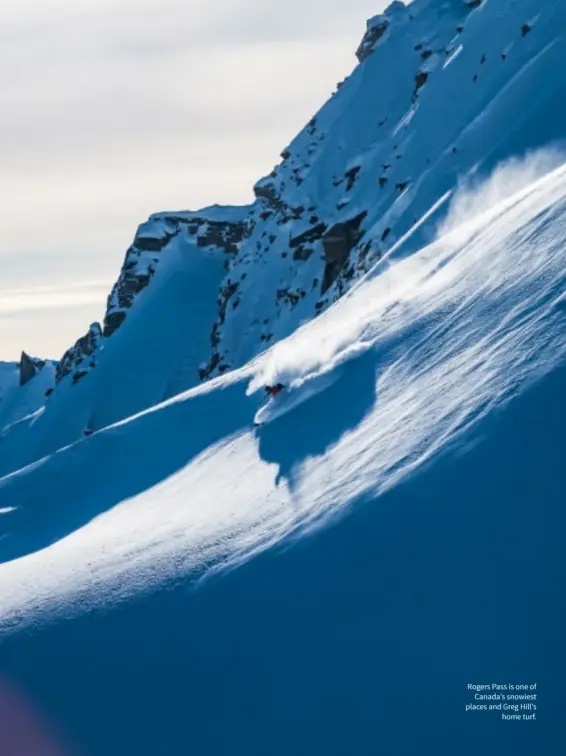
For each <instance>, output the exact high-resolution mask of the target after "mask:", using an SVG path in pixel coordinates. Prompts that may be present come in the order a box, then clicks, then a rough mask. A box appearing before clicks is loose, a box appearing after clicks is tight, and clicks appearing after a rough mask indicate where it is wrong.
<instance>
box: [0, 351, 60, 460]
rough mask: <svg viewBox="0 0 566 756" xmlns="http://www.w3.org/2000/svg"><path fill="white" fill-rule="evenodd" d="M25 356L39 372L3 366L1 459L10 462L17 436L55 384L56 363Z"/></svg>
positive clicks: (15, 365) (0, 372)
mask: <svg viewBox="0 0 566 756" xmlns="http://www.w3.org/2000/svg"><path fill="white" fill-rule="evenodd" d="M24 354H25V353H23V355H24ZM25 356H26V358H27V359H29V360H30V362H31V364H32V365H33V366H34V370H36V372H33V373H31V374H28V375H25V374H23V373H22V364H21V363H17V362H2V363H0V460H2V459H4V458H6V459H8V457H9V456H10V452H9V449H11V446H12V441H13V439H14V437H15V435H18V436H19V435H20V434H22V433H23V432H24V430H25V429H26V428H27V426H28V424H29V423H31V422H32V421H33V419H34V418H35V417H36V414H37V413H38V412H39V411H41V408H42V407H43V406H44V405H45V402H46V401H47V396H48V395H49V394H50V393H51V392H52V391H53V387H54V385H55V371H56V368H57V363H56V362H53V361H52V360H37V359H35V358H29V357H27V355H25ZM23 379H25V380H23ZM23 435H25V433H23ZM0 467H1V463H0Z"/></svg>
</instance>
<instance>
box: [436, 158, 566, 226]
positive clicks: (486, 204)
mask: <svg viewBox="0 0 566 756" xmlns="http://www.w3.org/2000/svg"><path fill="white" fill-rule="evenodd" d="M564 162H566V149H565V148H564V146H563V145H551V146H549V147H544V148H542V149H539V150H534V151H533V152H529V153H527V154H526V155H524V156H523V157H513V158H510V159H509V160H506V161H505V162H503V163H500V164H499V165H498V166H497V167H496V169H495V170H494V171H493V173H492V174H491V175H490V176H489V177H485V176H479V175H478V174H477V173H476V174H474V175H472V176H468V177H466V179H464V180H463V181H462V182H461V183H460V185H459V186H458V187H457V189H456V191H455V193H454V196H453V198H452V201H451V203H450V206H449V208H448V214H447V215H446V217H445V218H443V220H442V221H441V223H440V224H439V226H438V229H437V238H440V237H442V236H445V235H446V234H448V233H450V232H452V231H454V230H455V229H456V228H458V227H460V226H463V225H464V224H467V223H469V222H470V221H472V220H474V219H476V218H478V217H480V216H482V215H484V213H487V212H489V211H490V210H492V209H493V208H494V207H496V206H497V205H500V204H501V203H502V202H504V201H505V200H507V199H509V198H510V197H512V196H513V195H515V194H517V193H519V192H520V191H522V190H523V189H526V188H527V187H529V186H530V185H531V184H533V183H534V182H535V181H538V180H539V179H540V178H542V177H543V176H546V175H547V174H548V173H551V172H552V171H553V170H554V169H555V168H558V166H560V165H562V164H563V163H564Z"/></svg>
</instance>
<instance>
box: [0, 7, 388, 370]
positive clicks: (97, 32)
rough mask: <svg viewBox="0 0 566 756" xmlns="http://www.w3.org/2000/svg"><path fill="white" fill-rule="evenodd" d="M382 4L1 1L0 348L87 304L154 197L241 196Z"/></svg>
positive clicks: (205, 200)
mask: <svg viewBox="0 0 566 756" xmlns="http://www.w3.org/2000/svg"><path fill="white" fill-rule="evenodd" d="M386 4H387V2H384V1H383V0H349V2H344V0H285V2H277V3H275V2H272V0H215V2H211V1H210V0H18V2H17V3H13V4H2V7H1V8H0V61H1V65H0V92H1V95H0V97H1V98H2V107H1V112H2V117H1V119H0V196H1V197H2V238H1V241H0V359H13V358H15V357H17V356H18V354H19V351H20V350H21V349H22V348H25V349H27V350H29V351H31V352H32V353H37V354H43V355H48V356H60V354H59V353H60V352H61V350H63V349H64V348H66V347H67V346H69V345H70V343H71V342H72V341H74V340H75V339H76V338H77V337H78V336H80V335H81V334H82V333H83V332H84V331H85V330H86V328H87V327H88V325H89V323H90V321H91V320H93V319H95V318H100V317H101V316H102V312H103V309H104V301H105V297H106V293H107V288H108V284H110V283H111V282H112V280H113V279H114V278H115V276H116V275H117V273H118V271H119V267H120V264H121V262H122V257H123V255H124V252H125V250H126V247H127V246H128V244H129V243H130V241H131V238H132V236H133V234H134V232H135V229H136V226H137V225H138V223H140V222H142V221H143V220H144V219H145V218H146V217H147V216H148V215H149V214H150V213H152V212H156V211H158V210H163V209H179V208H198V207H201V206H204V205H207V204H212V203H214V202H220V203H245V202H248V201H249V200H250V199H251V196H252V193H251V187H252V185H253V183H254V182H255V181H256V180H257V179H258V178H259V177H261V176H262V175H264V174H265V173H268V172H269V171H271V169H272V168H273V165H274V164H275V163H276V162H278V160H279V153H280V151H281V149H282V148H283V147H285V146H286V144H287V143H288V142H289V141H290V140H291V138H292V137H293V136H294V135H295V134H296V133H297V131H298V130H299V129H300V128H302V126H303V125H304V124H305V123H306V121H308V120H309V119H310V118H311V116H312V115H313V113H314V112H315V111H316V110H317V109H318V107H319V106H320V105H321V104H322V103H323V102H324V101H325V100H326V99H327V97H328V96H329V95H330V93H331V92H332V91H333V89H334V88H335V85H336V82H338V81H339V80H341V79H343V78H344V76H346V75H347V74H348V73H350V71H351V70H352V68H353V67H354V65H355V63H356V60H355V56H354V52H355V49H356V47H357V45H358V43H359V41H360V39H361V37H362V35H363V32H364V29H365V21H366V19H367V18H369V17H370V16H372V15H375V14H376V13H378V12H380V11H381V10H383V8H384V7H385V5H386ZM36 287H41V289H37V288H36Z"/></svg>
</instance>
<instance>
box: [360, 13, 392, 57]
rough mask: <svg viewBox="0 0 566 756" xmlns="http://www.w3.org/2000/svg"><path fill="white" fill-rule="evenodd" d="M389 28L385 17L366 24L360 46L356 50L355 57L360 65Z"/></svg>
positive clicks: (371, 20) (377, 17) (376, 18)
mask: <svg viewBox="0 0 566 756" xmlns="http://www.w3.org/2000/svg"><path fill="white" fill-rule="evenodd" d="M388 27H389V19H387V18H386V17H385V16H376V17H375V18H371V19H370V20H369V21H368V22H367V29H366V33H365V34H364V36H363V38H362V41H361V42H360V46H359V47H358V49H357V50H356V57H357V59H358V60H359V61H360V63H361V62H362V61H363V60H365V59H366V58H367V57H368V56H369V55H371V54H372V52H373V51H374V49H375V45H376V44H377V42H378V41H379V40H380V39H381V37H383V35H384V34H385V32H386V31H387V29H388Z"/></svg>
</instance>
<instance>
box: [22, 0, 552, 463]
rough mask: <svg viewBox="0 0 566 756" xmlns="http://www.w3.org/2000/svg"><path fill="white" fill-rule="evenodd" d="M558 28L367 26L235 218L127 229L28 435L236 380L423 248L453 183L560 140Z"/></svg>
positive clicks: (516, 5) (529, 20)
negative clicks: (118, 258)
mask: <svg viewBox="0 0 566 756" xmlns="http://www.w3.org/2000/svg"><path fill="white" fill-rule="evenodd" d="M565 20H566V8H565V6H564V3H562V2H558V1H557V0H556V1H555V0H549V2H546V3H544V4H543V5H541V4H540V2H539V0H522V2H514V1H513V0H442V1H441V0H415V2H413V3H409V4H407V5H405V4H404V3H402V2H394V3H392V4H391V5H390V6H389V7H388V8H387V9H386V10H385V12H384V13H383V14H380V15H377V16H375V17H373V18H371V19H370V20H369V21H368V22H367V29H366V31H365V33H364V35H363V37H362V40H361V42H360V44H359V46H358V49H357V51H356V55H357V59H358V63H357V65H356V66H355V67H354V70H353V71H352V73H351V74H350V75H349V76H348V77H347V78H346V79H345V80H344V81H342V82H340V84H339V85H338V87H337V89H336V91H335V92H334V93H333V94H332V95H331V97H330V98H329V100H328V101H327V102H326V103H325V104H324V105H323V106H322V107H321V108H320V109H319V110H318V112H317V113H316V114H315V115H314V116H313V118H312V119H311V120H310V121H309V122H308V124H307V125H306V126H305V128H304V129H302V130H301V131H300V132H299V133H298V135H297V136H296V137H295V138H294V139H293V140H292V141H291V142H290V143H289V144H288V145H287V146H286V147H285V148H284V149H283V151H282V152H281V161H280V162H279V163H278V165H276V166H275V167H274V168H273V170H272V171H271V172H270V173H269V174H268V175H267V176H265V177H263V178H261V179H260V180H259V181H258V182H257V183H256V184H255V186H254V194H255V200H254V201H253V202H252V203H251V204H250V205H247V206H242V207H230V206H218V205H214V206H212V207H207V208H204V209H202V210H197V211H176V212H160V213H156V214H154V215H152V216H151V217H150V218H149V220H148V221H146V222H145V223H143V224H142V225H141V226H140V227H139V229H138V231H137V233H136V235H135V238H134V241H133V243H132V245H131V246H130V248H129V249H128V251H127V252H126V256H125V260H124V263H123V266H122V269H121V272H120V275H119V277H118V279H117V281H116V283H115V285H114V287H113V289H112V291H111V293H110V295H109V297H108V303H107V308H106V313H105V316H104V319H103V322H102V323H101V324H98V323H95V324H92V325H91V326H90V329H89V331H88V332H87V333H86V335H85V336H83V337H81V338H80V339H79V340H78V341H77V342H76V344H74V345H73V346H72V347H71V348H70V349H69V350H68V351H67V352H66V353H65V355H64V356H63V357H62V359H61V360H60V362H59V365H58V366H57V370H56V375H55V378H56V383H57V385H56V387H55V390H54V391H52V390H51V389H52V388H53V387H52V386H48V387H46V392H47V394H49V399H48V402H47V406H46V408H45V412H44V413H43V416H42V418H41V422H39V423H36V424H35V429H34V433H36V432H39V430H38V429H40V428H41V425H42V423H44V424H46V428H47V427H51V425H50V423H51V422H52V423H53V424H54V425H55V424H56V421H55V419H53V420H52V421H49V422H48V418H49V417H50V416H51V414H53V416H54V418H55V416H56V415H58V414H59V413H61V412H63V411H65V412H67V413H68V412H70V410H64V407H66V406H67V405H69V407H71V406H72V413H73V416H74V417H75V418H76V421H75V422H69V421H68V420H67V422H66V432H65V436H64V439H62V440H64V441H65V442H70V441H72V440H74V439H75V438H78V437H80V436H81V434H83V433H84V432H85V431H88V432H92V431H95V430H97V429H99V428H101V427H105V425H107V424H108V423H112V422H115V421H117V420H120V419H122V418H124V417H127V416H129V415H131V414H133V413H135V412H139V411H141V410H143V409H145V408H147V407H149V406H152V405H153V404H156V403H158V402H161V401H163V400H165V399H168V398H170V397H172V396H174V395H175V394H177V393H179V392H181V391H183V390H186V389H189V388H191V387H192V386H194V385H195V384H197V383H199V382H201V381H205V380H209V379H211V378H214V377H215V376H218V375H220V374H222V373H225V372H227V371H229V370H232V369H234V368H238V367H240V366H242V365H244V364H246V363H247V362H248V361H249V360H250V359H252V358H254V357H255V356H256V355H258V354H259V353H260V352H262V351H263V350H265V349H266V348H268V347H270V346H271V345H273V344H274V343H275V342H277V341H278V340H280V339H282V338H284V337H286V336H288V335H290V334H291V333H293V332H294V331H295V330H296V329H297V327H298V326H300V325H301V324H302V323H304V322H306V321H309V320H310V319H312V318H314V317H316V316H317V315H319V314H320V313H321V312H323V311H324V310H326V309H327V308H328V307H329V306H330V305H331V304H332V303H333V302H335V301H336V300H337V299H339V298H340V297H342V296H343V295H344V294H345V293H346V292H347V291H348V290H349V289H350V288H351V287H352V286H353V285H354V283H355V282H356V281H359V280H360V278H361V277H363V276H364V275H365V274H366V273H367V272H368V271H370V270H372V269H374V268H375V266H383V265H386V264H387V260H388V259H391V258H390V255H391V251H392V250H395V254H398V253H399V254H401V253H402V254H409V253H410V252H411V251H413V250H415V249H417V248H419V247H421V246H422V245H423V244H424V243H427V242H428V241H430V240H431V239H432V238H433V236H434V233H435V228H436V226H437V223H438V220H439V217H438V213H436V214H435V213H432V214H429V211H430V210H431V208H432V207H434V206H435V204H436V203H438V202H439V200H440V199H441V198H442V197H444V196H446V195H447V193H450V192H452V191H453V190H454V189H455V187H456V186H457V185H458V183H459V181H461V180H462V179H465V178H466V177H469V176H473V175H477V174H482V173H487V172H489V171H491V170H492V169H493V167H494V166H495V165H496V164H497V163H499V162H501V161H502V160H505V159H506V158H508V157H509V156H512V155H517V154H522V153H524V152H525V151H527V150H529V149H531V148H535V147H537V146H540V145H541V144H546V143H548V142H551V141H552V140H553V139H556V138H558V137H561V136H562V135H563V133H564V129H565V123H564V121H565V120H566V115H564V108H557V107H556V103H557V102H562V101H563V96H564V89H565V86H564V76H563V75H562V74H561V71H562V69H563V48H564V45H563V43H561V40H560V39H559V36H560V34H561V33H562V32H561V30H563V29H564V22H565ZM541 81H545V87H544V88H541V86H540V82H541ZM400 240H404V241H403V244H402V245H401V246H399V242H400ZM84 386H88V388H84ZM46 432H47V431H46ZM53 443H55V442H54V441H53ZM51 446H52V444H47V443H45V444H44V445H43V446H42V450H44V451H45V450H48V449H49V448H51ZM53 448H54V447H53Z"/></svg>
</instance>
